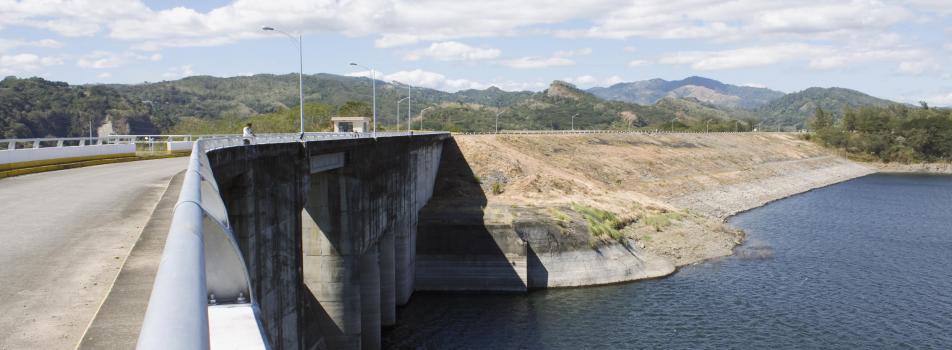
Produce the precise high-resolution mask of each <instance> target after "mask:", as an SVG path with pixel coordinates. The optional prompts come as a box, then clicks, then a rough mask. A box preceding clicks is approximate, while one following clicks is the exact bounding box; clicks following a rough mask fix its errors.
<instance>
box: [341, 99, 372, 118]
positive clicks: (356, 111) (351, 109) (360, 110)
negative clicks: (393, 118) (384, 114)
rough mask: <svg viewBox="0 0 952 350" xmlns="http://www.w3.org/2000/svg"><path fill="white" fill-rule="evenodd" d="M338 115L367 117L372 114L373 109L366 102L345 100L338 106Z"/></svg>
mask: <svg viewBox="0 0 952 350" xmlns="http://www.w3.org/2000/svg"><path fill="white" fill-rule="evenodd" d="M340 116H341V117H368V118H369V117H371V116H373V111H372V110H371V109H370V105H368V104H367V102H361V101H347V102H345V103H344V104H343V105H342V106H340Z"/></svg>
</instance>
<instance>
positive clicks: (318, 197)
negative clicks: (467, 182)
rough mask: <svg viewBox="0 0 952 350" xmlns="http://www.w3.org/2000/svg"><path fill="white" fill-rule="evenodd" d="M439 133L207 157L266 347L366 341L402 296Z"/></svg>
mask: <svg viewBox="0 0 952 350" xmlns="http://www.w3.org/2000/svg"><path fill="white" fill-rule="evenodd" d="M448 138H449V135H448V134H428V135H414V136H405V135H401V136H391V137H379V138H377V139H372V138H355V139H335V140H323V141H312V142H306V143H281V144H266V145H250V146H244V147H232V148H223V149H220V150H214V151H211V152H209V153H208V158H209V163H210V164H211V165H212V168H213V169H212V170H213V172H212V173H213V174H214V176H215V178H216V181H217V183H218V184H219V187H220V191H221V193H222V197H223V200H224V202H225V204H226V206H227V209H228V212H229V219H230V220H231V222H232V223H233V225H234V226H235V227H234V228H233V229H234V231H235V235H236V238H237V241H238V244H239V248H240V250H241V251H242V254H243V255H244V259H245V262H246V263H247V264H248V265H249V271H250V272H251V273H250V274H251V280H252V287H253V291H254V293H255V296H256V297H257V298H258V300H260V308H261V310H260V313H261V318H262V323H263V325H264V328H265V331H266V333H267V338H268V339H269V341H270V342H271V344H270V345H271V347H272V348H273V349H314V348H328V349H377V348H379V347H380V345H381V344H380V333H381V327H382V326H386V325H392V324H393V323H394V322H395V320H396V306H397V305H401V304H405V303H406V302H407V301H408V300H409V299H410V296H411V295H412V292H413V289H414V276H415V252H416V241H415V239H416V226H417V220H418V217H419V211H420V209H421V208H422V207H423V206H424V205H425V204H426V202H427V201H428V200H429V198H430V196H432V194H433V186H434V181H435V180H436V172H437V168H438V165H439V162H440V156H441V152H442V146H443V141H444V140H446V139H448Z"/></svg>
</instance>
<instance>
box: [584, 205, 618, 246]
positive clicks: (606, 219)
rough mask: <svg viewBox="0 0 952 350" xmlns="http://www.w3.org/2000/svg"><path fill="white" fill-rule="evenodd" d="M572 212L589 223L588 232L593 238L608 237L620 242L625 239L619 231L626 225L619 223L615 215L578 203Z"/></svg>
mask: <svg viewBox="0 0 952 350" xmlns="http://www.w3.org/2000/svg"><path fill="white" fill-rule="evenodd" d="M572 210H574V211H576V212H577V213H579V214H581V215H582V217H583V218H585V221H586V222H587V223H588V230H589V232H591V233H592V235H593V236H596V237H602V236H608V237H611V238H612V239H615V240H619V241H620V240H621V239H622V238H624V234H622V233H621V231H619V229H621V228H622V227H624V225H622V224H621V222H620V221H618V217H617V216H615V214H613V213H611V212H608V211H605V210H601V209H598V208H592V207H589V206H586V205H581V204H577V203H573V204H572Z"/></svg>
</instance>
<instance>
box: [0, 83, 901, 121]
mask: <svg viewBox="0 0 952 350" xmlns="http://www.w3.org/2000/svg"><path fill="white" fill-rule="evenodd" d="M376 85H377V106H378V125H380V126H381V127H391V128H392V127H398V126H400V125H401V124H402V125H404V126H400V127H405V124H406V113H407V112H406V107H407V106H406V103H403V104H402V105H401V108H400V110H399V112H398V110H397V109H396V107H397V102H398V101H399V100H401V99H402V98H403V97H405V96H406V94H407V86H406V85H404V84H402V83H399V82H383V81H378V82H377V84H376ZM297 88H298V86H297V75H296V74H284V75H273V74H257V75H253V76H238V77H229V78H219V77H211V76H193V77H187V78H183V79H179V80H173V81H162V82H155V83H141V84H107V85H85V86H69V85H67V84H65V83H57V82H49V81H45V80H43V79H41V78H30V79H17V78H13V77H8V78H6V79H4V80H3V81H2V83H0V135H2V136H4V137H44V136H78V134H81V133H82V130H84V128H83V126H81V125H78V123H80V122H81V121H83V120H86V121H87V122H88V121H90V120H91V121H93V122H94V123H96V124H97V126H98V125H102V124H106V123H110V122H111V123H112V125H113V128H114V129H115V130H121V131H126V132H133V133H141V132H156V131H160V132H161V131H168V130H171V129H172V127H173V126H175V125H176V124H178V123H179V122H180V121H182V120H192V121H199V122H200V121H201V120H214V119H220V118H224V117H240V118H253V116H256V115H264V114H268V113H278V112H281V111H286V110H292V109H294V108H295V107H296V106H297V103H298V98H297V96H298V94H297V92H298V91H297ZM370 89H371V81H370V79H368V78H362V77H348V76H339V75H333V74H313V75H305V76H304V95H305V101H306V102H307V104H308V105H311V104H318V105H321V107H319V108H318V107H315V108H316V109H315V110H326V111H329V112H327V114H328V116H325V117H328V118H329V117H330V116H331V115H336V114H339V113H340V110H339V108H340V106H342V105H344V104H345V103H346V102H348V101H360V102H363V103H367V104H369V102H370ZM51 94H52V95H51ZM412 94H413V97H412V103H413V105H412V108H413V114H414V115H413V116H414V118H419V117H420V116H419V111H420V110H421V109H422V108H424V107H428V106H434V107H439V108H434V109H433V110H432V111H428V113H427V116H426V118H427V120H426V125H425V126H426V127H427V128H434V129H436V128H445V129H449V130H456V131H489V130H492V129H494V128H495V120H494V118H495V115H496V113H498V112H503V114H502V116H501V117H500V128H503V129H568V128H571V127H572V116H573V115H575V114H578V116H577V117H576V118H575V123H574V124H575V126H576V127H577V128H630V127H642V128H657V129H663V128H672V127H683V128H690V127H692V125H694V127H696V126H697V125H699V124H702V123H703V124H705V126H706V127H708V126H711V125H713V126H711V127H713V128H714V129H715V130H716V129H717V128H730V127H731V125H733V127H735V128H736V127H738V126H737V125H735V123H732V121H734V120H739V121H744V123H743V124H744V125H747V126H750V125H754V124H755V123H763V124H764V125H767V126H770V127H775V126H779V127H786V128H788V129H794V128H803V127H804V126H805V124H806V123H805V121H806V120H807V119H808V118H809V117H810V116H812V115H813V113H814V112H815V110H816V108H817V107H819V108H823V109H824V110H826V111H828V112H830V113H831V114H833V115H840V114H842V112H843V110H844V109H845V108H847V107H849V108H858V107H863V106H876V107H881V106H889V105H899V104H898V103H896V102H892V101H888V100H883V99H878V98H875V97H872V96H869V95H866V94H864V93H862V92H859V91H855V90H849V89H843V88H809V89H806V90H804V91H800V92H795V93H790V94H785V93H783V92H780V91H775V90H770V89H766V88H760V87H751V86H738V85H731V84H725V83H722V82H719V81H717V80H713V79H708V78H704V77H696V76H695V77H688V78H686V79H682V80H676V81H667V80H662V79H651V80H644V81H636V82H629V83H619V84H615V85H612V86H609V87H595V88H591V89H587V90H582V89H578V88H577V87H575V86H573V85H571V84H568V83H565V82H561V81H555V82H553V83H552V84H551V85H550V86H549V88H548V89H546V90H544V91H541V92H530V91H517V92H509V91H503V90H501V89H498V88H496V87H490V88H487V89H482V90H462V91H457V92H452V93H451V92H445V91H440V90H435V89H429V88H418V87H415V88H413V90H412ZM43 96H60V97H57V98H48V97H43ZM57 99H58V100H57ZM37 100H38V101H42V102H43V103H34V102H35V101H37ZM103 101H105V102H103ZM397 113H399V116H400V118H399V120H398V119H397V116H398V114H397ZM709 120H710V122H708V121H709ZM416 122H417V121H416V119H415V121H414V123H416ZM672 122H674V123H672ZM431 123H434V124H431ZM711 123H713V124H711ZM61 124H62V125H61ZM74 124H76V125H74ZM414 125H416V124H414ZM221 132H228V130H221Z"/></svg>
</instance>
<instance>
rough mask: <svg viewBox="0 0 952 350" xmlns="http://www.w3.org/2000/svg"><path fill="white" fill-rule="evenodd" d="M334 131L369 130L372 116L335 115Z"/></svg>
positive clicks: (332, 119)
mask: <svg viewBox="0 0 952 350" xmlns="http://www.w3.org/2000/svg"><path fill="white" fill-rule="evenodd" d="M331 122H333V123H334V132H367V130H368V129H369V128H368V127H367V125H368V124H369V123H370V118H367V117H334V118H331Z"/></svg>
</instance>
